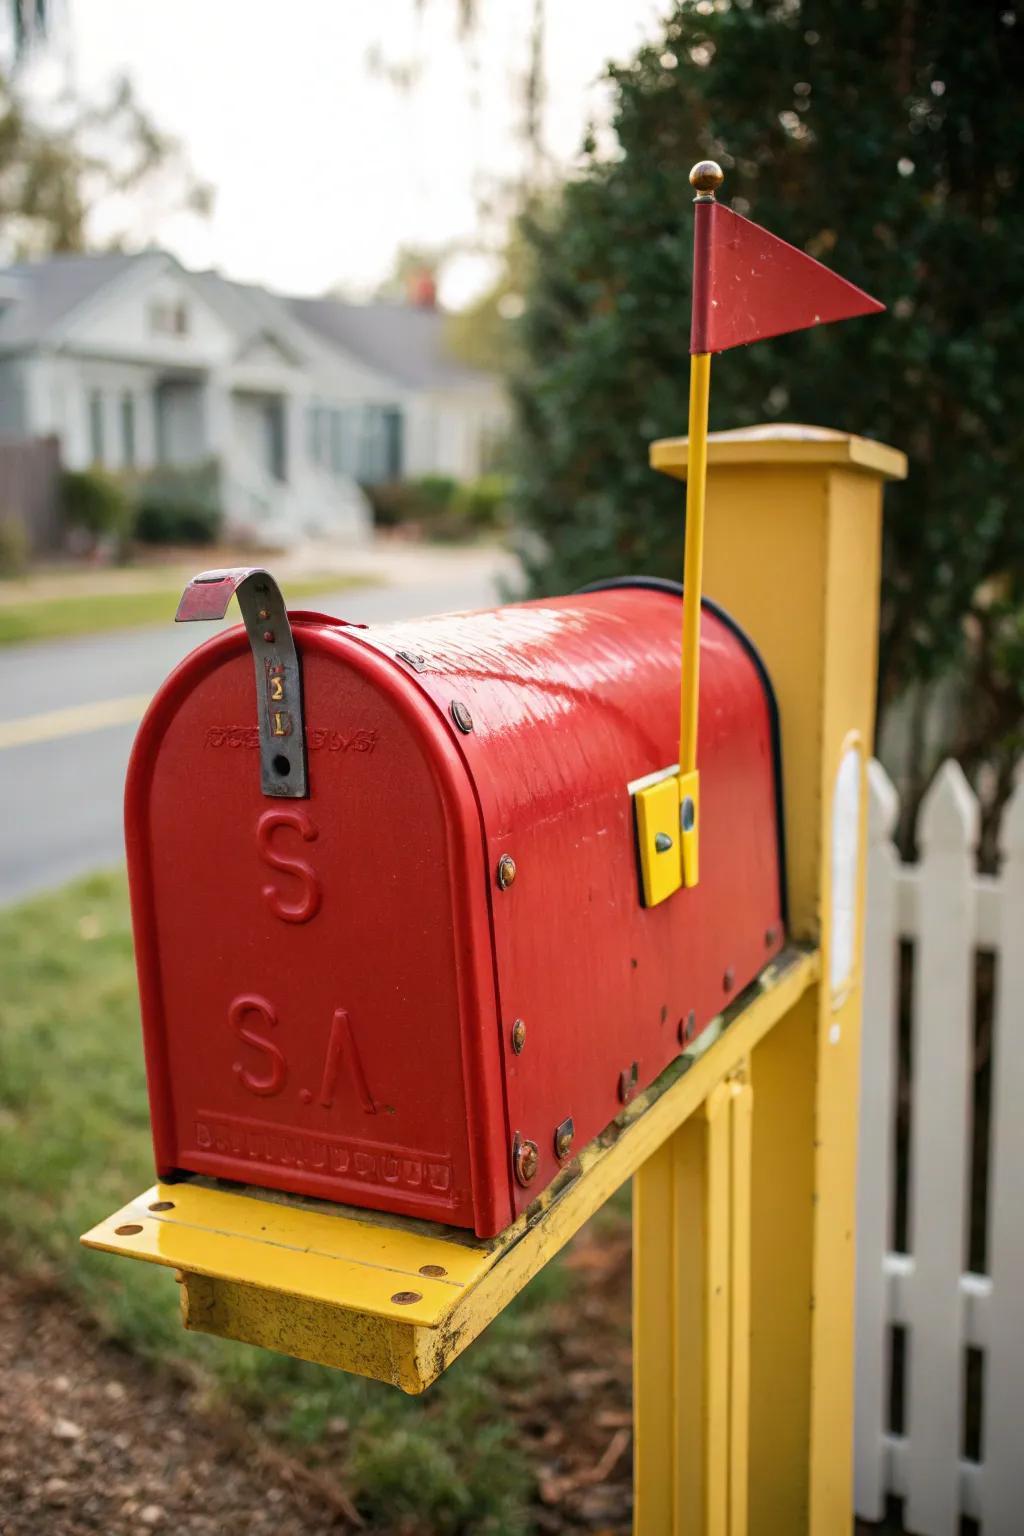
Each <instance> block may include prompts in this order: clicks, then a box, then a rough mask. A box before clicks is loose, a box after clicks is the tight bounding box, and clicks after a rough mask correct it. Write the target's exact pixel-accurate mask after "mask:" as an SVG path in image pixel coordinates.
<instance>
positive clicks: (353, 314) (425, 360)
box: [285, 299, 489, 389]
mask: <svg viewBox="0 0 1024 1536" xmlns="http://www.w3.org/2000/svg"><path fill="white" fill-rule="evenodd" d="M285 303H286V304H287V305H288V306H289V308H290V309H291V311H292V313H293V314H294V315H295V316H296V317H297V318H298V319H299V320H301V321H302V323H303V324H304V325H306V326H308V327H309V328H310V329H311V330H313V331H315V332H316V334H317V335H318V336H320V337H322V338H323V339H324V340H327V341H331V342H334V343H336V344H337V345H338V346H340V347H341V348H342V349H343V350H344V351H346V352H349V353H354V354H355V355H356V356H357V357H360V358H362V359H363V361H364V362H366V363H369V364H370V365H371V367H373V368H376V369H377V370H378V372H380V373H386V374H388V375H389V376H390V377H391V378H393V379H397V380H398V381H399V383H401V384H405V385H407V386H408V387H410V388H412V389H447V388H454V389H457V388H460V387H465V386H466V385H470V384H480V383H482V382H484V380H486V379H487V378H488V377H489V376H488V375H487V374H484V373H480V372H479V371H477V370H475V369H472V368H468V367H466V366H465V365H464V364H463V363H460V362H459V361H458V359H457V358H454V357H452V356H451V354H450V353H449V351H448V347H447V335H446V332H447V323H446V322H447V316H446V315H445V314H444V312H443V311H442V310H438V309H420V308H416V307H414V306H412V305H409V304H397V303H393V304H383V303H380V304H349V303H346V302H345V301H344V300H342V299H286V300H285Z"/></svg>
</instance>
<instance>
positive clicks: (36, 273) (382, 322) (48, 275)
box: [0, 251, 489, 389]
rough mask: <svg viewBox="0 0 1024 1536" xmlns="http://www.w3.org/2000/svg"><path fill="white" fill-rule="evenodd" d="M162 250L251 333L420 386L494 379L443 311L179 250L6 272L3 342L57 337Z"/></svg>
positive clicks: (2, 274)
mask: <svg viewBox="0 0 1024 1536" xmlns="http://www.w3.org/2000/svg"><path fill="white" fill-rule="evenodd" d="M154 257H156V258H157V259H158V260H160V259H162V260H164V261H169V262H171V263H172V264H173V265H174V266H175V267H178V270H179V271H181V272H182V274H183V276H184V277H185V278H186V279H187V280H188V282H189V283H190V284H192V285H194V286H195V287H196V288H198V290H199V291H200V292H201V293H203V294H204V295H205V296H206V298H207V299H208V301H209V302H210V303H211V304H212V305H213V306H214V307H215V308H216V309H218V310H219V312H220V313H221V314H222V315H223V316H224V317H225V319H227V320H228V321H229V323H232V324H233V325H234V326H235V327H236V328H237V330H238V331H239V332H240V333H241V335H242V336H243V337H245V338H247V339H248V338H249V337H251V336H253V335H255V334H258V333H259V332H261V331H266V332H269V333H275V332H276V333H278V334H280V335H281V336H282V338H283V339H285V340H287V339H288V338H289V337H290V338H291V339H292V340H293V341H297V340H299V339H300V338H302V339H303V340H304V341H305V344H306V346H307V347H309V346H312V347H313V349H314V351H317V350H322V349H323V348H324V347H326V348H327V349H328V351H330V352H335V353H338V352H341V353H344V354H346V355H347V356H348V357H349V358H355V359H357V360H358V361H360V362H362V363H363V364H364V365H366V366H367V367H369V368H371V369H372V370H374V371H375V372H377V373H379V374H383V375H386V376H387V377H388V378H390V379H392V380H394V382H395V383H397V384H400V385H402V386H403V387H405V388H411V389H457V388H465V387H467V386H472V385H479V384H481V383H483V382H485V381H486V380H487V379H488V378H489V375H487V374H484V373H480V372H478V371H476V370H474V369H471V368H468V367H466V366H464V365H463V364H461V363H459V362H458V360H457V359H455V358H453V357H452V356H450V354H449V352H448V348H447V336H446V316H445V315H444V313H443V312H442V311H439V310H436V309H418V308H415V307H413V306H411V305H405V304H383V303H378V304H349V303H345V302H344V301H343V300H340V299H329V298H323V299H304V298H289V297H287V296H286V295H278V294H273V293H270V292H268V290H267V289H265V288H258V287H255V286H253V285H250V284H246V283H234V282H231V281H230V280H229V279H228V278H225V277H222V276H221V275H220V274H219V273H217V272H188V271H187V269H184V268H181V267H180V266H179V264H178V263H177V262H176V261H174V258H173V257H167V256H166V255H164V254H163V253H161V252H154V251H150V252H144V253H141V254H138V255H124V254H122V253H113V254H108V255H99V256H51V257H49V258H47V259H46V260H44V261H34V262H21V263H18V264H16V265H15V266H11V267H7V268H6V269H3V270H0V285H2V288H3V290H4V292H3V298H7V299H11V298H13V300H14V302H9V303H7V304H6V305H3V303H2V299H0V350H3V351H14V350H17V351H25V350H28V349H31V348H32V347H35V346H37V345H40V344H42V343H44V342H46V341H48V340H51V339H52V333H53V332H54V331H55V330H57V329H58V328H59V327H60V326H61V324H62V322H63V321H64V320H66V319H68V318H70V317H71V316H72V315H73V313H74V311H75V310H76V309H77V308H78V307H79V306H80V305H82V304H85V303H86V302H87V301H89V300H90V299H92V298H93V297H94V296H95V295H96V294H98V293H99V292H100V290H101V289H103V288H105V287H107V286H108V284H113V283H116V282H117V281H118V280H119V279H120V278H122V277H123V276H124V275H125V274H126V273H127V272H129V271H130V270H131V269H132V268H133V267H135V266H136V265H137V264H138V263H140V262H143V261H146V260H152V259H153V258H154Z"/></svg>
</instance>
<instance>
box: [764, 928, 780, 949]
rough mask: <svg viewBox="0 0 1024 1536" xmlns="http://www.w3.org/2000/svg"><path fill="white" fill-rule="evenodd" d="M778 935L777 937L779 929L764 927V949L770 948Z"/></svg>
mask: <svg viewBox="0 0 1024 1536" xmlns="http://www.w3.org/2000/svg"><path fill="white" fill-rule="evenodd" d="M778 937H779V930H778V929H777V928H766V929H765V931H764V944H765V948H766V949H771V947H772V945H773V944H774V943H775V942H776V940H777V939H778Z"/></svg>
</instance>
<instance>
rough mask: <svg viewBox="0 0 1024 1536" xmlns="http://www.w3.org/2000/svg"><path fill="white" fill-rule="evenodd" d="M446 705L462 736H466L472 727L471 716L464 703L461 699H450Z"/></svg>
mask: <svg viewBox="0 0 1024 1536" xmlns="http://www.w3.org/2000/svg"><path fill="white" fill-rule="evenodd" d="M448 707H449V709H450V711H451V717H452V719H453V720H454V721H455V724H456V725H457V726H458V728H459V730H460V731H461V732H462V734H463V736H468V735H469V733H470V731H471V730H472V729H473V716H472V715H471V714H470V712H469V710H468V709H467V708H466V706H465V704H463V702H462V700H461V699H452V702H451V704H450V705H449V706H448Z"/></svg>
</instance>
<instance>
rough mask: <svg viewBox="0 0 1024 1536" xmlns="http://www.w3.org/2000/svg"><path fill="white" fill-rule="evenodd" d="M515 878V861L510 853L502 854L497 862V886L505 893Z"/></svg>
mask: <svg viewBox="0 0 1024 1536" xmlns="http://www.w3.org/2000/svg"><path fill="white" fill-rule="evenodd" d="M515 878H516V861H515V859H514V858H513V857H512V855H511V854H510V853H503V854H502V856H501V858H500V859H499V860H498V885H499V886H500V887H501V889H502V890H503V891H507V890H508V888H509V886H510V885H511V884H512V883H513V881H514V880H515Z"/></svg>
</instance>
